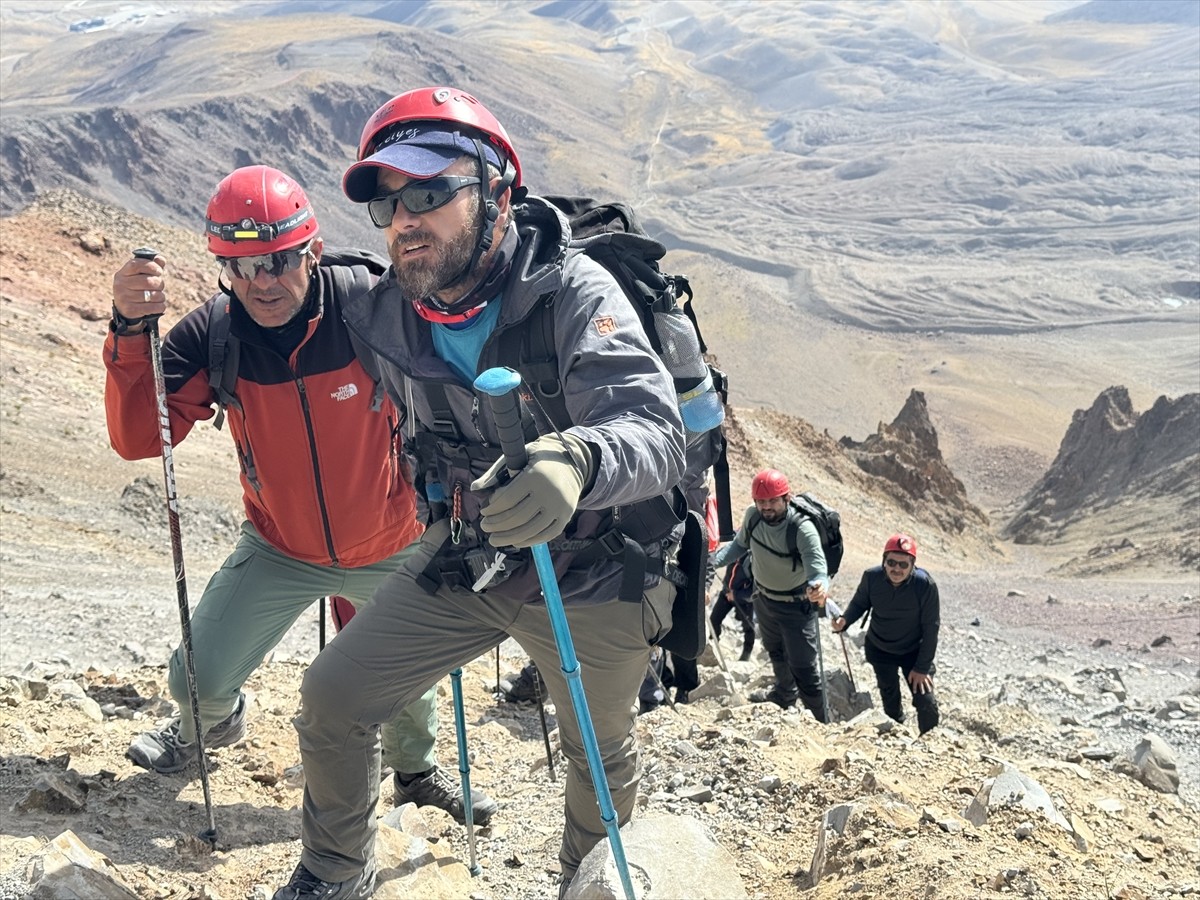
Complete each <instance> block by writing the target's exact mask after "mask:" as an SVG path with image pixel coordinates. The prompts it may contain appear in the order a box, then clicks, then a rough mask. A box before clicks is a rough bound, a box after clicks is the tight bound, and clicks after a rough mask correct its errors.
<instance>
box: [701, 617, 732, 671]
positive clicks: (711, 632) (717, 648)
mask: <svg viewBox="0 0 1200 900" xmlns="http://www.w3.org/2000/svg"><path fill="white" fill-rule="evenodd" d="M704 627H705V628H707V629H708V639H709V640H710V641H712V645H713V651H714V652H715V653H716V654H717V663H718V664H720V666H721V671H722V672H724V673H725V674H726V675H729V666H728V665H726V664H725V654H724V653H722V652H721V638H720V637H718V636H717V630H716V629H715V628H713V623H712V619H710V618H709V617H708V616H707V615H706V616H705V617H704Z"/></svg>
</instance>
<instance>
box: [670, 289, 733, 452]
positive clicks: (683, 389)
mask: <svg viewBox="0 0 1200 900" xmlns="http://www.w3.org/2000/svg"><path fill="white" fill-rule="evenodd" d="M654 328H655V331H657V332H658V340H659V343H660V344H661V345H662V360H663V363H664V364H665V365H666V367H667V371H668V372H670V373H671V377H672V378H674V379H675V393H676V394H677V395H678V398H679V414H680V415H681V416H682V417H683V427H684V428H685V429H687V431H688V433H689V434H702V433H703V432H705V431H710V430H711V429H713V428H716V427H717V426H718V425H720V424H721V423H722V422H724V421H725V407H724V406H722V405H721V398H720V396H719V395H718V394H717V392H716V390H715V388H714V387H713V382H712V375H711V373H710V372H709V371H708V366H707V365H705V363H704V357H703V356H702V354H701V352H700V341H699V339H698V338H697V337H696V329H695V328H694V327H693V326H692V322H691V320H690V319H689V318H688V317H687V316H686V315H684V314H683V312H682V311H681V310H680V309H678V308H677V307H675V308H672V309H669V310H667V311H665V312H655V313H654Z"/></svg>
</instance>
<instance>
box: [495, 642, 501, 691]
mask: <svg viewBox="0 0 1200 900" xmlns="http://www.w3.org/2000/svg"><path fill="white" fill-rule="evenodd" d="M496 696H497V697H499V696H500V645H499V644H497V645H496Z"/></svg>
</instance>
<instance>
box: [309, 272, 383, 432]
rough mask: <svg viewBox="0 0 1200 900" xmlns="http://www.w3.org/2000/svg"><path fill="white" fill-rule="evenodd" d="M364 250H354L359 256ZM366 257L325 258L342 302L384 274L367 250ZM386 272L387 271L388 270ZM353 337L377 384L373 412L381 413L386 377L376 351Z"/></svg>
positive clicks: (349, 330)
mask: <svg viewBox="0 0 1200 900" xmlns="http://www.w3.org/2000/svg"><path fill="white" fill-rule="evenodd" d="M359 252H360V251H354V253H359ZM361 253H363V254H364V255H363V256H362V257H361V262H360V261H359V257H357V256H354V255H352V254H350V253H349V252H347V253H340V252H338V251H330V252H329V253H327V254H324V255H322V258H321V263H322V265H323V266H324V267H325V269H326V270H327V271H328V272H329V274H330V277H332V278H333V286H334V290H335V291H336V292H337V294H338V296H339V297H341V298H342V300H348V299H349V298H350V297H353V296H355V295H356V294H362V293H365V292H366V291H369V290H370V289H371V288H372V287H373V286H374V284H375V281H376V279H377V278H378V276H379V274H380V272H379V268H380V265H381V262H380V260H378V258H376V257H374V256H373V255H371V254H369V253H368V252H367V251H365V250H364V251H361ZM384 271H386V269H384ZM347 331H348V332H349V334H350V343H351V344H353V345H354V355H355V356H356V357H358V361H359V363H360V364H361V365H362V367H363V368H364V369H366V371H367V374H368V375H370V376H371V381H372V382H373V383H374V385H375V389H374V391H373V392H372V394H371V412H379V410H381V409H382V408H383V396H384V388H383V378H382V377H381V375H380V372H379V362H378V360H376V358H375V354H374V352H373V351H372V350H371V349H370V348H369V347H367V346H366V345H364V344H363V343H362V341H361V340H359V337H358V335H357V334H355V333H354V330H353V329H347Z"/></svg>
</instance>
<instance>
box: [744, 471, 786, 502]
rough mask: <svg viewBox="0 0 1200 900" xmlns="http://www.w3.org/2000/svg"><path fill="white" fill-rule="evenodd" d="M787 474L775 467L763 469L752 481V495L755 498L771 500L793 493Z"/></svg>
mask: <svg viewBox="0 0 1200 900" xmlns="http://www.w3.org/2000/svg"><path fill="white" fill-rule="evenodd" d="M791 490H792V489H791V488H790V487H789V486H788V480H787V476H786V475H784V474H783V473H782V472H779V471H776V470H775V469H763V470H762V471H761V472H759V473H758V474H757V475H755V476H754V480H753V481H752V482H750V496H751V497H752V498H754V499H755V500H770V499H771V498H772V497H782V496H783V495H784V494H789V493H791Z"/></svg>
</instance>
